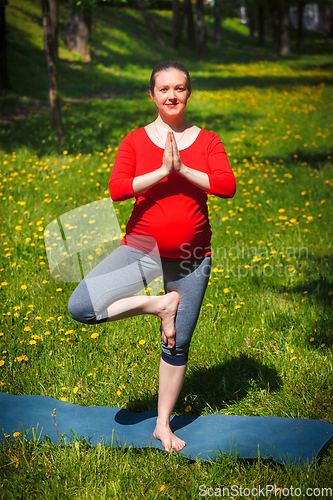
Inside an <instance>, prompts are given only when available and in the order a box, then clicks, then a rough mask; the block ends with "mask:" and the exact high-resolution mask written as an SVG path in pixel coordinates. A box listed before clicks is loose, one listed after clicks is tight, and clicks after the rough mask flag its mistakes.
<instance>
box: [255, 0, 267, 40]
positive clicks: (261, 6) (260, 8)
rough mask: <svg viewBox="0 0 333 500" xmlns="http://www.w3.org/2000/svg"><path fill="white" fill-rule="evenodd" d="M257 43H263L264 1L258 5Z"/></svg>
mask: <svg viewBox="0 0 333 500" xmlns="http://www.w3.org/2000/svg"><path fill="white" fill-rule="evenodd" d="M257 12H258V43H259V45H264V43H265V18H264V1H263V0H261V1H260V2H259V5H258V11H257Z"/></svg>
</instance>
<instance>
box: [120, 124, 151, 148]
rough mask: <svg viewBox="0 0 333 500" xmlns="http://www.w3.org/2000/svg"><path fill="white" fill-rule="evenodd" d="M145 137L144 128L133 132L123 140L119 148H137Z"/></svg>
mask: <svg viewBox="0 0 333 500" xmlns="http://www.w3.org/2000/svg"><path fill="white" fill-rule="evenodd" d="M145 136H146V133H145V129H144V127H140V128H137V129H135V130H131V132H129V133H128V134H127V135H125V137H124V138H123V139H122V141H121V143H120V146H119V147H120V148H124V147H126V146H129V147H132V148H136V147H138V146H139V145H140V144H141V143H142V141H143V139H144V137H145Z"/></svg>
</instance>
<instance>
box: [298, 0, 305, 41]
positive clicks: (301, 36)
mask: <svg viewBox="0 0 333 500" xmlns="http://www.w3.org/2000/svg"><path fill="white" fill-rule="evenodd" d="M304 7H305V0H298V4H297V45H299V46H300V47H301V46H302V45H303V44H304V30H303V14H304Z"/></svg>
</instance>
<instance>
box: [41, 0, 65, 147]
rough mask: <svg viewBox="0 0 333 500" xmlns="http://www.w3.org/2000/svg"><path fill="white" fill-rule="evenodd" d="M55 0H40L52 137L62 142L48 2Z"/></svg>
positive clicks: (54, 51) (54, 52)
mask: <svg viewBox="0 0 333 500" xmlns="http://www.w3.org/2000/svg"><path fill="white" fill-rule="evenodd" d="M53 1H56V0H42V9H43V26H44V30H45V42H46V47H45V49H46V55H47V67H48V74H49V95H50V105H51V113H52V118H53V128H54V138H55V140H56V141H57V142H62V140H63V138H64V130H63V126H62V121H61V109H60V99H59V92H58V81H57V66H56V59H55V54H56V53H57V50H56V49H55V47H54V43H58V41H57V40H56V41H55V40H54V38H53V35H52V21H51V8H50V3H51V2H53Z"/></svg>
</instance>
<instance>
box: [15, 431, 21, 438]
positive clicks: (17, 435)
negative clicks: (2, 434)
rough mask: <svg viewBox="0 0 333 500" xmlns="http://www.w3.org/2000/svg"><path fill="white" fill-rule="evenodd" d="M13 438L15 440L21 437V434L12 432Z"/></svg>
mask: <svg viewBox="0 0 333 500" xmlns="http://www.w3.org/2000/svg"><path fill="white" fill-rule="evenodd" d="M13 436H14V438H17V437H19V436H21V433H20V432H18V431H17V432H14V433H13Z"/></svg>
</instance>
